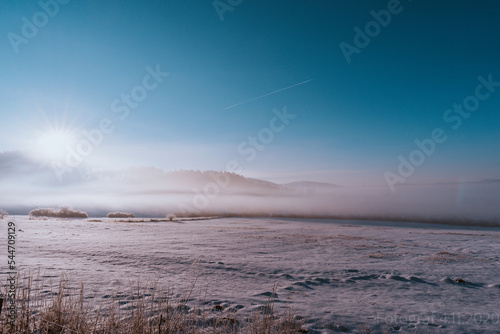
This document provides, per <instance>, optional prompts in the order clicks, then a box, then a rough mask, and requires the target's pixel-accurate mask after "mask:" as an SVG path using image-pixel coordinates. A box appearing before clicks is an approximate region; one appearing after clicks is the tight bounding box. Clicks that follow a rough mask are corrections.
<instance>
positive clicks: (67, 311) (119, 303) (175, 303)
mask: <svg viewBox="0 0 500 334" xmlns="http://www.w3.org/2000/svg"><path fill="white" fill-rule="evenodd" d="M16 282H17V284H16V297H15V300H16V303H15V306H16V316H15V320H14V321H13V322H11V321H10V319H9V318H8V313H9V309H8V308H9V303H8V302H7V301H6V300H4V304H3V309H2V313H1V315H0V333H2V334H3V333H10V334H20V333H31V334H35V333H36V334H63V333H64V334H66V333H68V334H69V333H79V334H87V333H88V334H91V333H92V334H98V333H99V334H100V333H102V334H104V333H117V334H118V333H130V334H139V333H145V334H153V333H158V334H159V333H169V334H170V333H171V334H173V333H214V334H216V333H249V334H261V333H265V334H271V333H307V331H306V330H305V329H303V328H302V326H303V324H304V321H303V320H302V321H297V320H296V318H295V314H294V312H293V311H291V310H290V309H286V310H285V311H284V312H283V314H277V312H276V311H275V309H274V297H273V296H272V297H269V299H268V301H267V303H266V304H265V305H264V306H263V307H261V308H260V310H259V311H255V312H253V314H252V315H251V317H250V318H249V319H243V320H240V319H238V318H237V315H236V311H235V310H231V309H229V308H226V309H224V307H223V306H221V305H215V306H214V305H209V304H208V303H206V302H204V301H203V300H202V299H201V298H200V299H198V302H197V303H192V301H193V298H192V294H193V292H194V288H195V285H196V282H197V278H196V279H195V280H194V282H192V284H191V286H190V288H189V289H187V291H185V292H184V294H183V295H182V296H181V297H175V296H174V294H173V291H171V290H168V291H159V289H158V287H157V285H156V284H153V285H152V287H149V288H148V287H146V286H142V285H141V284H140V283H139V282H138V283H137V284H135V285H134V286H131V287H130V288H129V289H127V290H126V291H120V290H119V289H117V290H116V292H115V293H114V295H113V296H109V298H107V301H106V302H104V303H103V302H101V303H100V304H99V305H97V303H96V301H97V296H96V295H94V296H88V295H86V294H85V290H84V285H83V283H81V284H80V286H79V287H78V288H75V287H72V286H71V285H70V282H69V280H68V279H67V277H66V276H64V275H63V276H62V277H61V278H60V280H59V282H58V284H57V285H56V286H55V287H54V285H53V284H52V282H50V283H49V284H48V285H47V284H45V282H44V280H43V279H41V278H40V274H39V273H38V275H37V276H36V277H35V276H34V275H32V274H28V275H27V276H22V275H21V274H19V275H18V276H17V278H16ZM276 288H277V285H275V287H274V291H276ZM3 290H4V291H1V292H2V296H4V297H5V296H7V295H8V293H9V291H8V285H7V286H6V287H4V288H3ZM188 302H191V303H190V305H188ZM197 305H199V306H197Z"/></svg>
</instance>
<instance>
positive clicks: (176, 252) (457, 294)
mask: <svg viewBox="0 0 500 334" xmlns="http://www.w3.org/2000/svg"><path fill="white" fill-rule="evenodd" d="M7 219H8V221H14V222H15V224H16V226H17V230H18V231H17V241H16V262H17V264H18V270H27V269H30V270H32V271H33V270H35V271H36V270H37V269H38V268H40V269H41V273H42V275H43V276H46V277H45V278H46V279H47V280H48V279H49V277H52V278H53V279H57V278H58V277H59V275H60V273H62V272H64V273H67V274H68V276H69V278H70V279H71V280H72V281H73V282H75V283H78V282H83V283H85V286H86V287H88V292H89V293H91V292H92V291H97V296H98V297H102V298H103V300H104V299H105V298H104V297H105V296H107V295H109V294H110V293H112V292H113V291H116V289H117V287H118V286H127V285H128V284H129V283H130V282H132V283H133V282H137V278H138V277H139V278H140V279H141V281H143V282H146V281H148V280H149V281H154V280H158V282H159V286H160V287H161V288H174V289H175V290H176V291H183V289H184V288H185V287H187V286H188V285H189V284H190V282H192V279H193V277H194V276H195V275H196V271H197V272H198V274H199V278H198V284H197V286H198V289H199V290H202V291H203V298H205V299H206V300H207V301H208V302H210V303H211V304H221V305H222V306H223V307H234V309H235V310H238V311H237V313H238V315H239V317H240V318H244V317H246V316H248V315H249V314H250V313H251V312H252V310H255V309H256V307H258V306H259V305H262V304H263V303H265V302H266V301H267V299H268V296H269V294H270V293H271V291H272V289H273V285H274V284H275V283H279V286H278V288H277V296H276V305H277V307H287V306H291V307H293V308H294V309H295V310H296V311H297V314H299V315H301V316H303V317H306V318H307V321H306V327H307V329H308V330H309V332H310V333H315V332H318V333H334V332H357V331H358V328H357V326H356V322H358V323H359V324H365V325H366V326H367V327H369V328H373V329H374V330H375V332H379V331H385V329H386V326H388V328H389V332H410V331H411V330H412V329H413V330H415V328H416V329H417V330H418V331H419V332H420V333H423V332H424V330H425V329H426V328H427V327H428V331H427V332H430V333H432V332H433V331H436V332H440V330H441V332H443V333H500V228H480V227H456V226H446V225H429V224H416V223H396V222H391V223H387V222H369V221H347V220H345V221H339V220H335V221H334V220H311V219H278V218H259V219H247V218H223V219H210V220H199V221H173V222H168V221H162V222H119V219H107V218H103V219H83V220H82V219H80V220H56V219H48V220H42V219H40V220H29V219H28V217H27V216H9V217H7ZM148 220H149V219H148ZM6 222H7V220H3V223H2V225H3V226H4V227H3V228H4V229H5V233H2V235H4V237H2V240H1V243H2V244H4V245H6V244H7V238H6V237H5V236H6V235H7V226H6ZM3 248H4V249H6V246H5V247H3ZM4 258H5V260H2V262H5V263H2V266H1V268H2V272H1V275H2V281H3V282H5V277H6V271H7V270H6V269H5V268H6V267H7V254H5V257H4ZM197 259H198V260H199V263H198V264H197V265H196V266H193V263H194V262H196V260H197ZM205 292H206V297H205ZM386 324H387V325H386ZM438 327H439V328H438Z"/></svg>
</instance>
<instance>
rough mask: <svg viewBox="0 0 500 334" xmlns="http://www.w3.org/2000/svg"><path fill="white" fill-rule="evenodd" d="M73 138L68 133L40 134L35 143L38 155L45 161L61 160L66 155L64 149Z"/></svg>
mask: <svg viewBox="0 0 500 334" xmlns="http://www.w3.org/2000/svg"><path fill="white" fill-rule="evenodd" d="M73 140H74V137H73V135H72V134H71V133H70V132H69V131H64V130H50V131H46V132H43V133H41V134H40V137H39V138H38V141H37V148H38V152H37V153H38V155H39V156H40V157H41V158H43V159H45V160H50V161H53V160H61V159H63V158H64V156H65V154H66V147H67V146H68V145H71V143H72V142H73Z"/></svg>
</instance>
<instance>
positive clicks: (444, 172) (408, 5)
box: [0, 0, 500, 185]
mask: <svg viewBox="0 0 500 334" xmlns="http://www.w3.org/2000/svg"><path fill="white" fill-rule="evenodd" d="M42 2H48V3H50V1H46V0H42ZM221 2H222V3H228V2H227V1H226V0H222V1H221ZM237 2H238V1H235V0H233V1H232V3H237ZM229 6H231V5H229ZM231 7H232V11H226V12H224V13H223V14H222V16H223V20H221V19H220V15H219V13H217V10H216V9H215V8H214V6H213V3H212V1H164V0H163V1H157V0H151V1H128V0H125V1H95V0H94V1H76V0H73V1H70V2H68V3H67V4H60V5H59V9H58V12H57V13H56V14H55V15H53V17H49V16H47V17H48V20H47V22H46V25H44V26H42V27H40V28H38V30H39V31H38V32H37V33H36V34H35V36H33V37H32V38H27V39H26V41H27V43H21V44H19V45H17V51H18V52H16V51H15V49H16V47H13V45H12V44H13V43H12V41H11V40H12V36H13V35H12V34H11V35H9V33H14V34H16V35H17V36H20V37H23V32H22V28H23V25H25V22H24V21H23V17H26V18H27V20H28V21H29V22H30V23H33V19H34V17H33V16H34V15H35V18H36V19H38V20H43V18H44V17H43V15H38V16H37V13H38V12H40V11H42V8H41V7H40V5H39V4H38V2H36V1H29V2H28V1H2V2H1V3H0V12H1V13H2V14H1V15H2V20H1V21H0V31H1V33H2V39H1V42H0V55H1V62H0V68H1V76H0V99H1V101H2V103H1V104H0V116H1V121H2V125H3V126H2V131H0V151H12V150H30V149H31V150H33V149H34V148H37V147H39V146H37V141H38V140H39V138H40V136H42V137H43V135H44V134H46V132H48V131H49V130H48V129H50V128H53V129H54V128H63V130H66V131H70V130H71V131H72V132H73V139H74V140H75V143H78V141H79V140H82V138H83V137H82V134H81V131H82V130H87V131H90V130H91V129H94V128H97V127H98V126H99V122H100V121H101V120H102V119H103V118H109V119H110V120H112V121H113V126H114V130H113V131H112V133H110V134H106V135H105V136H104V139H103V142H102V143H100V144H99V145H96V147H95V148H93V151H92V154H91V155H89V156H88V157H86V158H85V161H86V162H87V163H89V164H94V165H95V166H99V167H109V168H116V167H118V166H127V165H131V166H136V165H148V166H156V167H160V168H164V169H166V170H172V169H201V170H206V169H216V170H224V169H225V168H226V163H227V162H228V161H230V160H236V161H238V162H239V163H240V165H241V166H242V167H243V170H244V174H245V175H248V176H255V177H260V178H263V179H268V180H273V181H279V182H281V181H282V182H285V181H292V180H303V179H306V180H313V181H326V182H332V183H338V184H343V185H349V184H367V185H372V184H373V185H381V184H385V183H386V180H385V178H384V173H385V172H386V171H392V172H394V173H396V171H397V168H398V164H399V161H398V156H400V155H401V156H403V157H408V156H409V155H410V153H411V152H412V151H413V150H415V149H416V146H415V143H414V140H415V139H424V138H429V137H430V136H431V133H432V131H433V129H435V128H442V129H443V130H444V131H445V133H446V135H447V136H448V139H447V141H446V142H444V143H442V144H438V145H437V147H436V151H435V153H434V154H432V155H431V156H429V157H426V160H425V163H424V164H423V165H422V166H419V167H417V168H416V171H415V173H414V174H413V175H412V176H411V178H408V182H410V181H409V180H410V179H411V182H435V181H437V180H447V181H450V180H462V179H466V180H480V179H484V178H499V177H500V154H499V153H500V131H499V128H500V87H499V88H498V90H497V91H496V92H493V93H491V94H490V96H489V97H488V98H487V99H485V100H484V101H481V102H480V105H479V107H478V109H477V110H476V111H474V112H472V114H471V116H470V117H469V118H467V119H463V123H462V124H461V126H460V127H459V128H458V129H456V130H453V129H452V125H453V124H454V123H450V122H448V123H446V122H445V121H444V120H443V114H444V113H445V111H446V110H447V109H449V108H452V106H453V104H454V103H460V104H461V103H463V101H464V99H465V98H466V97H467V96H469V95H471V94H474V91H475V88H476V87H477V86H478V84H479V83H480V82H479V81H478V79H477V78H478V76H480V75H482V76H483V77H484V78H487V77H488V75H490V74H491V75H492V78H493V80H494V81H498V82H500V62H499V59H500V47H499V46H498V41H499V40H500V21H499V20H498V17H500V15H499V14H500V3H498V2H497V1H493V0H491V1H480V2H465V1H458V2H457V1H438V2H428V1H420V0H413V1H411V2H410V1H409V0H402V1H401V3H400V5H399V7H398V8H399V9H400V11H399V13H397V14H392V15H391V22H390V23H389V24H387V26H386V27H382V28H381V29H380V32H379V33H378V34H376V36H374V37H373V38H371V41H370V43H369V45H368V46H366V47H364V48H362V49H360V52H359V53H355V54H352V57H351V62H350V63H348V62H347V61H346V58H345V57H344V54H343V53H342V51H341V48H340V47H339V45H340V44H341V43H342V42H345V43H349V44H351V45H354V37H355V34H356V32H355V30H354V27H356V26H357V27H360V28H361V29H362V30H364V29H365V25H366V24H367V23H369V22H370V21H372V20H374V18H373V17H372V15H371V14H370V11H372V10H374V11H376V12H379V11H380V10H385V9H387V7H388V2H387V1H347V0H345V1H326V0H323V1H285V0H273V1H250V0H244V1H242V2H241V4H238V5H236V6H231ZM50 8H51V10H55V8H54V7H53V6H52V7H50ZM41 22H42V23H44V22H43V21H41ZM42 25H43V24H42ZM25 30H26V29H25ZM9 36H10V37H9ZM23 38H24V37H23ZM157 65H159V67H160V69H161V71H164V72H168V73H169V76H168V77H165V78H164V79H163V82H161V84H160V85H159V86H158V87H157V88H155V89H154V90H152V91H149V92H148V96H147V98H145V100H144V101H142V102H140V103H139V105H138V106H137V108H135V109H133V110H131V112H130V115H129V116H128V117H127V118H126V119H124V120H121V119H120V118H119V117H118V116H119V114H117V113H113V111H112V108H111V104H112V102H113V101H114V100H116V99H120V97H121V95H122V94H130V92H131V90H132V89H133V88H134V87H135V86H137V85H139V84H142V82H143V78H144V76H145V75H147V74H148V72H147V70H146V67H148V66H149V67H150V68H152V69H155V68H156V66H157ZM311 79H312V80H311ZM306 80H311V81H309V82H306V83H303V84H301V85H297V86H295V87H291V88H289V89H286V90H282V91H279V92H277V93H275V94H272V95H268V96H264V97H261V98H258V99H255V100H252V101H249V102H247V103H243V104H240V105H237V106H235V107H232V108H228V109H227V107H229V106H232V105H234V104H238V103H240V102H244V101H247V100H250V99H253V98H256V97H259V96H262V95H265V94H268V93H271V92H274V91H277V90H280V89H282V88H286V87H290V86H292V85H295V84H297V83H301V82H304V81H306ZM151 82H152V81H151ZM484 92H487V90H484ZM121 105H122V106H123V104H121ZM285 106H286V109H287V111H288V113H291V114H294V115H296V118H294V119H293V120H291V121H290V123H289V124H287V125H286V126H285V128H284V129H283V130H282V131H281V132H277V133H274V138H273V140H272V141H271V142H269V143H267V144H265V145H264V146H265V149H264V150H262V151H258V152H257V155H256V157H255V159H253V160H252V161H247V159H246V158H248V157H249V155H242V154H240V153H239V152H238V147H239V146H240V145H241V143H242V142H244V141H246V140H247V137H248V136H249V135H257V134H258V133H259V131H261V129H263V128H266V127H269V122H270V121H271V120H272V119H273V117H275V114H274V113H273V109H274V108H276V109H278V110H283V108H284V107H285ZM57 124H59V125H57ZM243 147H244V148H248V146H243Z"/></svg>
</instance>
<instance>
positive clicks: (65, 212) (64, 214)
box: [29, 206, 89, 218]
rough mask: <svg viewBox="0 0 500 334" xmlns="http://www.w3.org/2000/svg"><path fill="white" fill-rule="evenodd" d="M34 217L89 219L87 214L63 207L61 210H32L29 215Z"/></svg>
mask: <svg viewBox="0 0 500 334" xmlns="http://www.w3.org/2000/svg"><path fill="white" fill-rule="evenodd" d="M29 215H30V216H33V217H54V218H88V217H89V216H88V215H87V213H86V212H83V211H79V210H73V209H72V208H70V207H66V206H65V207H62V208H60V209H52V208H38V209H34V210H31V211H30V213H29Z"/></svg>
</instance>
